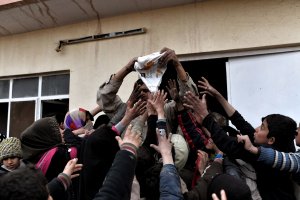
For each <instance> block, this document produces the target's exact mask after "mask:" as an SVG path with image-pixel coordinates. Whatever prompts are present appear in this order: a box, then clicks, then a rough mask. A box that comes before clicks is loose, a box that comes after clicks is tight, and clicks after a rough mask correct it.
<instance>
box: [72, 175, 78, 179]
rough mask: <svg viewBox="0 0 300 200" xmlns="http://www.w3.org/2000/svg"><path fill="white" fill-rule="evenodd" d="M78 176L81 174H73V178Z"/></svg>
mask: <svg viewBox="0 0 300 200" xmlns="http://www.w3.org/2000/svg"><path fill="white" fill-rule="evenodd" d="M78 176H79V174H72V175H71V179H73V178H76V177H78Z"/></svg>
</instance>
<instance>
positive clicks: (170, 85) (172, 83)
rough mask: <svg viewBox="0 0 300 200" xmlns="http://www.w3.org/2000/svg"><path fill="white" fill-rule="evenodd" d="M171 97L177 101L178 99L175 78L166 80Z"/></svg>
mask: <svg viewBox="0 0 300 200" xmlns="http://www.w3.org/2000/svg"><path fill="white" fill-rule="evenodd" d="M166 88H167V90H168V92H169V94H170V96H171V98H172V99H173V100H174V101H175V102H178V101H180V99H179V92H178V89H177V85H176V81H175V80H171V79H169V80H168V85H167V86H166Z"/></svg>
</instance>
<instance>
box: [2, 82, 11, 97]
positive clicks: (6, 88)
mask: <svg viewBox="0 0 300 200" xmlns="http://www.w3.org/2000/svg"><path fill="white" fill-rule="evenodd" d="M8 95H9V80H2V81H0V99H7V98H8V97H9V96H8Z"/></svg>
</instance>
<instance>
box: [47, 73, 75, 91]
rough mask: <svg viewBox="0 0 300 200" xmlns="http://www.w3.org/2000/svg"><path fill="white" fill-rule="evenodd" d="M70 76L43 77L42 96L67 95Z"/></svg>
mask: <svg viewBox="0 0 300 200" xmlns="http://www.w3.org/2000/svg"><path fill="white" fill-rule="evenodd" d="M69 82H70V75H69V74H63V75H54V76H43V81H42V96H50V95H62V94H69Z"/></svg>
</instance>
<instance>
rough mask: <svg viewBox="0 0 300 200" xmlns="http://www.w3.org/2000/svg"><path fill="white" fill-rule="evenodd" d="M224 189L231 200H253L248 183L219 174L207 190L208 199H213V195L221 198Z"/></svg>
mask: <svg viewBox="0 0 300 200" xmlns="http://www.w3.org/2000/svg"><path fill="white" fill-rule="evenodd" d="M222 189H223V190H225V192H226V196H227V199H229V200H241V199H243V200H250V199H252V197H251V191H250V189H249V187H248V185H247V184H246V182H245V181H243V180H241V179H238V178H235V177H234V176H232V175H229V174H219V175H216V176H215V177H214V178H213V180H212V181H211V183H210V184H209V186H208V190H207V195H208V199H211V195H212V194H213V193H215V194H216V195H217V196H218V197H219V198H220V191H221V190H222Z"/></svg>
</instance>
